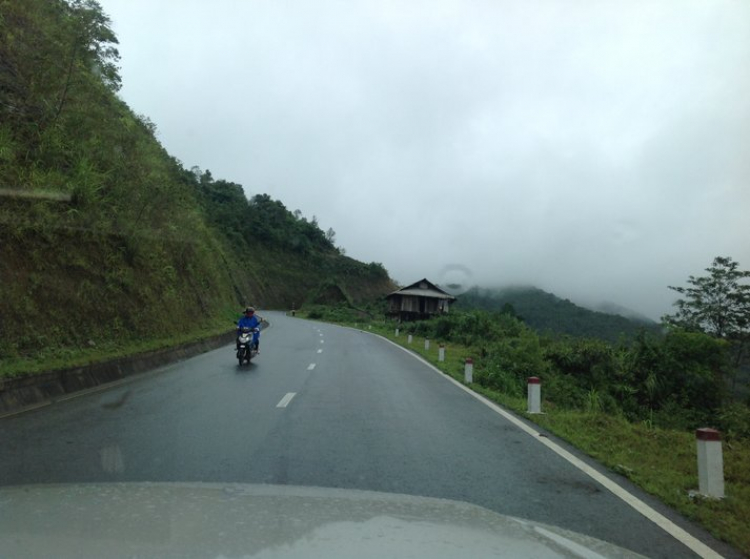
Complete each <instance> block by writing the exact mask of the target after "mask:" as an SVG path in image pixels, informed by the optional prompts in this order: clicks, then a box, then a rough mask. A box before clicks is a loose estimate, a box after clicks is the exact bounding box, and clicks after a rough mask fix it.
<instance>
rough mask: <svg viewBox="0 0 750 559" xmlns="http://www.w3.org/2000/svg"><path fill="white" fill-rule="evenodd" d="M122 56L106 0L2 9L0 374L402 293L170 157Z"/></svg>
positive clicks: (377, 271) (273, 210)
mask: <svg viewBox="0 0 750 559" xmlns="http://www.w3.org/2000/svg"><path fill="white" fill-rule="evenodd" d="M116 45H117V39H116V37H115V35H114V33H113V32H112V30H111V28H110V21H109V19H108V18H107V17H106V15H105V14H104V13H103V11H102V9H101V6H100V5H99V4H98V3H97V2H96V1H94V0H25V1H24V2H17V1H13V0H0V197H1V198H2V204H0V246H2V254H1V256H0V331H1V332H2V333H3V335H2V337H1V338H0V375H7V374H20V373H22V372H31V371H39V370H45V369H48V368H50V367H56V366H65V365H70V364H74V363H77V362H80V361H81V360H86V359H103V358H106V357H107V356H111V355H115V354H118V353H119V351H120V350H118V349H116V348H139V347H142V346H143V345H144V344H145V345H152V344H157V345H159V344H164V343H169V341H170V340H181V339H183V338H185V337H187V338H192V337H194V336H196V335H198V334H199V333H207V332H215V331H216V330H217V328H218V329H221V328H222V326H221V325H222V324H226V329H229V328H231V323H232V320H234V319H235V318H236V312H237V310H238V308H240V307H241V306H244V305H245V304H253V305H256V306H261V307H266V308H271V307H277V308H290V307H291V306H293V305H296V306H299V305H302V304H304V303H306V302H309V301H312V300H313V299H319V300H320V301H322V302H332V300H333V299H335V298H336V297H338V298H339V299H340V300H346V301H349V302H351V303H357V302H359V301H361V300H365V299H367V298H370V297H373V296H375V295H381V294H384V293H387V292H388V291H390V290H392V289H393V284H392V282H391V280H390V279H389V278H388V274H387V272H386V271H385V269H384V268H383V267H382V266H381V265H379V264H374V263H373V264H363V263H361V262H357V261H355V260H353V259H351V258H347V257H345V256H343V255H342V254H341V253H340V251H339V250H338V249H336V248H335V247H334V246H333V238H334V237H335V233H334V232H333V231H332V230H330V231H329V232H328V233H324V232H323V231H322V230H321V229H320V228H319V227H318V225H317V223H316V220H315V219H314V218H313V219H312V220H310V221H307V220H306V219H304V218H302V217H301V214H300V213H299V212H295V213H294V214H293V213H291V212H289V211H288V210H287V209H286V208H285V207H284V205H283V204H282V203H281V202H278V201H274V200H272V199H271V198H270V197H269V196H267V195H264V194H261V195H258V196H255V197H254V198H253V199H252V200H247V198H246V197H245V195H244V193H243V191H242V187H241V186H240V185H238V184H235V183H231V182H227V181H224V180H214V178H213V177H212V176H211V174H210V173H209V172H208V171H206V172H201V171H199V170H196V169H191V170H187V169H185V168H184V167H183V166H182V164H181V163H180V162H179V161H177V160H176V159H174V158H173V157H171V156H169V154H167V153H166V151H165V150H164V149H163V147H162V146H161V145H160V144H159V142H158V141H157V140H156V138H155V130H156V127H155V125H154V124H153V123H152V122H151V121H149V120H148V118H146V117H143V116H139V115H136V114H134V113H133V112H132V111H131V110H130V109H129V108H128V107H127V105H126V104H125V103H124V102H123V101H122V100H121V99H119V98H118V97H117V95H116V93H115V92H116V91H117V89H118V88H119V86H120V77H119V75H118V69H117V61H118V56H119V55H118V52H117V49H116ZM93 348H97V349H93ZM105 348H112V351H110V350H108V349H105ZM113 352H114V353H113Z"/></svg>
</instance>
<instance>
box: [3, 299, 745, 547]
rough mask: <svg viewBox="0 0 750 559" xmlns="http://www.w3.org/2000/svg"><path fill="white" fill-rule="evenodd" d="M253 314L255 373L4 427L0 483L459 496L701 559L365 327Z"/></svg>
mask: <svg viewBox="0 0 750 559" xmlns="http://www.w3.org/2000/svg"><path fill="white" fill-rule="evenodd" d="M263 314H264V316H266V317H267V318H268V319H269V320H270V322H271V327H270V328H268V329H267V330H265V331H264V332H263V335H262V338H261V355H260V356H259V357H258V358H257V359H256V360H254V361H253V363H252V364H251V365H250V366H249V367H244V368H239V367H238V366H237V362H236V360H235V359H234V351H233V346H227V347H225V348H221V349H218V350H215V351H212V352H209V353H205V354H203V355H200V356H198V357H195V358H192V359H190V360H187V361H183V362H180V363H177V364H174V365H171V366H169V367H165V368H162V369H159V370H157V371H154V372H152V373H148V374H145V375H141V376H140V377H138V378H136V379H134V380H132V381H130V382H127V383H125V384H123V385H120V386H117V387H115V388H111V389H109V390H104V391H101V392H97V393H92V394H88V395H84V396H79V397H75V398H72V399H70V400H68V401H64V402H58V403H55V404H53V405H51V406H48V407H46V408H42V409H39V410H35V411H32V412H27V413H24V414H20V415H17V416H12V417H6V418H4V419H2V420H0V441H2V444H1V445H0V485H7V484H28V483H69V482H92V481H96V482H102V481H207V482H208V481H210V482H233V483H237V482H239V483H274V484H293V485H306V486H323V487H340V488H353V489H367V490H374V491H385V492H389V493H406V494H412V495H421V496H428V497H440V498H447V499H455V500H461V501H467V502H470V503H474V504H478V505H481V506H484V507H487V508H489V509H491V510H494V511H497V512H500V513H503V514H508V515H512V516H518V517H522V518H527V519H530V520H534V521H538V522H544V523H548V524H553V525H557V526H561V527H563V528H568V529H571V530H575V531H577V532H581V533H584V534H587V535H590V536H594V537H597V538H600V539H603V540H606V541H609V542H613V543H615V544H618V545H621V546H623V547H626V548H628V549H631V550H633V551H636V552H638V553H642V554H644V555H647V556H650V557H665V558H666V557H670V558H674V557H693V556H695V555H694V554H693V553H692V552H691V551H690V550H689V549H688V548H687V547H685V546H684V545H683V544H682V543H680V542H679V541H677V540H676V539H674V538H673V537H672V536H670V535H669V534H667V533H666V532H664V531H663V530H662V529H661V528H659V527H658V526H657V525H656V524H654V523H653V522H651V521H650V520H648V519H646V518H645V517H644V516H642V515H641V514H640V513H638V512H636V511H635V510H634V509H632V508H631V507H630V506H628V505H626V504H625V503H624V502H623V501H622V500H620V499H619V498H617V497H615V496H614V495H613V494H612V493H610V492H609V491H608V490H606V489H605V488H604V487H602V486H601V485H599V484H598V483H597V482H595V481H594V480H592V479H591V478H590V477H589V476H587V475H585V474H584V473H582V472H581V471H580V470H578V469H576V468H575V467H573V466H572V465H571V464H569V463H568V462H567V461H566V460H564V459H563V458H561V457H560V456H558V455H557V454H555V453H553V452H551V451H550V450H549V449H547V448H546V447H544V446H543V445H542V444H539V441H537V440H535V439H534V438H533V437H531V436H529V435H528V434H527V433H525V432H523V431H522V430H521V429H519V428H518V427H517V426H515V425H513V424H512V423H511V422H509V421H508V420H507V419H505V418H504V417H502V416H500V415H499V414H497V413H496V412H494V411H492V410H491V409H490V408H488V407H487V406H485V405H483V404H481V403H480V402H478V401H477V400H476V399H475V398H473V397H471V396H470V395H469V394H467V393H465V392H464V391H462V390H461V389H460V388H458V387H457V386H455V385H454V384H452V383H451V382H450V381H449V380H447V379H446V378H445V377H443V376H442V375H440V374H438V373H436V372H435V371H434V370H432V369H431V368H429V367H428V366H426V365H425V364H423V363H422V362H420V361H419V360H417V359H415V358H414V357H413V356H411V355H409V354H408V353H407V352H405V351H404V350H402V349H400V348H398V347H396V346H394V345H393V344H390V343H389V342H387V341H385V340H383V339H381V338H379V337H377V336H373V335H370V334H368V333H365V332H359V331H356V330H353V329H347V328H340V327H337V326H332V325H327V324H320V323H314V322H309V321H305V320H301V319H295V318H289V317H285V316H284V315H282V314H280V313H263ZM600 470H601V469H600ZM618 482H619V483H621V484H623V485H624V486H625V487H627V488H629V489H632V490H633V492H634V493H635V494H636V495H637V496H638V497H639V498H641V499H643V500H644V501H646V502H647V503H649V504H650V505H652V506H653V507H654V508H656V509H657V510H659V512H661V513H662V514H664V515H665V516H667V517H669V518H670V519H671V520H672V521H673V522H675V523H677V524H678V525H680V526H681V527H683V528H685V529H687V530H688V531H689V532H691V533H692V534H693V535H694V536H696V537H698V538H699V539H701V540H703V541H706V542H708V543H709V544H710V545H712V546H714V547H715V548H716V549H719V550H720V551H721V552H722V554H724V555H726V556H731V555H735V554H734V553H733V552H732V551H731V550H728V549H727V548H726V547H723V546H721V545H720V544H717V543H716V542H715V541H713V540H712V539H710V538H709V537H708V536H707V535H706V534H705V533H704V532H702V531H701V530H700V529H697V528H696V527H695V526H693V525H692V524H689V523H687V522H686V521H684V520H683V519H681V518H680V517H678V516H677V515H675V514H673V513H671V511H669V510H668V509H666V508H665V507H662V506H660V505H659V504H658V503H656V502H654V501H653V500H652V499H650V498H649V497H647V496H645V495H643V494H642V493H640V492H638V491H637V490H636V489H634V488H632V486H631V485H629V484H628V483H627V482H626V481H623V480H618Z"/></svg>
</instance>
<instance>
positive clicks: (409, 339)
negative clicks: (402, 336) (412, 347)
mask: <svg viewBox="0 0 750 559" xmlns="http://www.w3.org/2000/svg"><path fill="white" fill-rule="evenodd" d="M412 339H413V338H412V335H411V334H409V338H408V339H407V342H409V343H411V341H412Z"/></svg>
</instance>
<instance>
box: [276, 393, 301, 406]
mask: <svg viewBox="0 0 750 559" xmlns="http://www.w3.org/2000/svg"><path fill="white" fill-rule="evenodd" d="M296 395H297V393H296V392H287V393H286V396H284V397H283V398H282V399H281V400H280V401H279V403H278V404H276V407H277V408H285V407H287V406H288V405H289V402H291V401H292V398H294V397H295V396H296Z"/></svg>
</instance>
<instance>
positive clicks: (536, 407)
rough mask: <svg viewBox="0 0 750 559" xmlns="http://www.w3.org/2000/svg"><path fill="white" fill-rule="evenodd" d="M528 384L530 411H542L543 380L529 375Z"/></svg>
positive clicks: (528, 405) (528, 406) (528, 407)
mask: <svg viewBox="0 0 750 559" xmlns="http://www.w3.org/2000/svg"><path fill="white" fill-rule="evenodd" d="M527 386H528V395H527V410H528V413H542V381H541V380H539V377H529V380H528V385H527Z"/></svg>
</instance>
